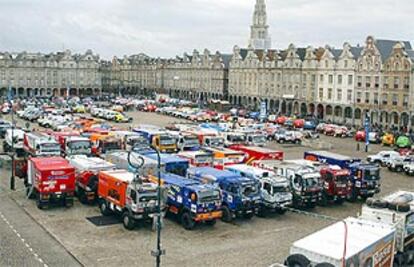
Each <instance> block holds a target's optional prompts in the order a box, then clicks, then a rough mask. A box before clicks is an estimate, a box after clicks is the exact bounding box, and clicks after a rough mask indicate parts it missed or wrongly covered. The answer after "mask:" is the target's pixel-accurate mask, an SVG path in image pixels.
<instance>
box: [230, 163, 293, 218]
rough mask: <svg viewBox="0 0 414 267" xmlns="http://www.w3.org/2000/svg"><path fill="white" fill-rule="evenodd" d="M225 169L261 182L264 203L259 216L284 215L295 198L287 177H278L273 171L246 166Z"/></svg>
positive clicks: (231, 166)
mask: <svg viewBox="0 0 414 267" xmlns="http://www.w3.org/2000/svg"><path fill="white" fill-rule="evenodd" d="M224 169H225V170H228V171H231V172H234V173H236V174H239V175H240V176H242V177H249V178H254V179H257V180H259V181H260V184H261V191H262V203H261V205H260V207H259V210H258V216H260V217H264V216H266V214H267V213H268V212H277V213H279V214H284V213H285V212H286V207H288V206H290V205H291V204H292V199H293V196H292V193H291V192H290V186H289V181H288V180H287V179H286V178H285V177H282V176H277V175H276V174H275V173H274V172H273V171H269V170H264V169H261V168H258V167H253V166H249V165H246V164H236V165H229V166H226V167H225V168H224Z"/></svg>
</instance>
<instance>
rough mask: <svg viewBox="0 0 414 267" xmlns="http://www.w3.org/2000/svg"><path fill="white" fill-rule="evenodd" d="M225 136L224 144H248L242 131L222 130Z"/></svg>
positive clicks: (222, 134)
mask: <svg viewBox="0 0 414 267" xmlns="http://www.w3.org/2000/svg"><path fill="white" fill-rule="evenodd" d="M220 135H221V137H223V138H224V146H225V147H231V146H234V145H246V135H245V134H243V133H240V132H220Z"/></svg>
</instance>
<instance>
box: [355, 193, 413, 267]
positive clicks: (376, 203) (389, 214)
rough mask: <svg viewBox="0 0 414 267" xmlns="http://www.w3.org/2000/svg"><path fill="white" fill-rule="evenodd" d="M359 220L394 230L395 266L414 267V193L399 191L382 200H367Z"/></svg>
mask: <svg viewBox="0 0 414 267" xmlns="http://www.w3.org/2000/svg"><path fill="white" fill-rule="evenodd" d="M359 218H361V219H364V220H369V221H372V222H380V223H384V224H387V225H388V226H389V227H391V228H392V229H394V230H395V232H396V235H395V250H394V253H395V259H394V266H414V192H407V191H397V192H394V193H392V194H390V195H387V196H385V197H383V198H381V199H367V203H366V205H364V206H362V210H361V215H360V217H359Z"/></svg>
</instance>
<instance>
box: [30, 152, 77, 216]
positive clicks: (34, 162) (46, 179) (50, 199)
mask: <svg viewBox="0 0 414 267" xmlns="http://www.w3.org/2000/svg"><path fill="white" fill-rule="evenodd" d="M25 186H26V193H27V195H28V197H29V198H36V204H37V207H38V208H39V209H43V208H44V207H46V206H48V207H49V206H50V205H51V204H54V203H58V202H59V203H60V204H63V205H64V206H66V207H71V206H73V196H74V193H75V168H73V166H71V165H70V164H69V162H68V161H67V160H66V159H64V158H62V157H30V158H29V159H28V168H27V178H26V179H25Z"/></svg>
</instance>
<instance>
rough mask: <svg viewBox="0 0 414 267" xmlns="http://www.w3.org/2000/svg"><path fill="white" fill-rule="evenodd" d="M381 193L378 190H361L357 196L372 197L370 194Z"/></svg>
mask: <svg viewBox="0 0 414 267" xmlns="http://www.w3.org/2000/svg"><path fill="white" fill-rule="evenodd" d="M379 192H381V189H380V188H374V189H361V190H359V194H360V195H361V196H368V195H372V194H377V193H379Z"/></svg>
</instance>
